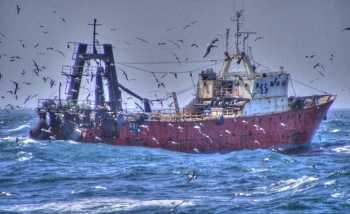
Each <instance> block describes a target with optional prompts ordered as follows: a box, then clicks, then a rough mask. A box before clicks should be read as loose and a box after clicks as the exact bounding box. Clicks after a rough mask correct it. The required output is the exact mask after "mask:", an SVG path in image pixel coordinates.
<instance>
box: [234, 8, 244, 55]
mask: <svg viewBox="0 0 350 214" xmlns="http://www.w3.org/2000/svg"><path fill="white" fill-rule="evenodd" d="M242 13H243V11H242V10H240V11H237V12H236V19H235V20H234V21H235V22H236V23H235V24H236V33H235V37H236V38H235V39H236V41H235V46H236V54H238V53H239V37H240V36H241V32H240V25H241V22H240V18H241V17H242Z"/></svg>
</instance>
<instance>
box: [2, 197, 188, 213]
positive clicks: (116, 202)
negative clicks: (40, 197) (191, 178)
mask: <svg viewBox="0 0 350 214" xmlns="http://www.w3.org/2000/svg"><path fill="white" fill-rule="evenodd" d="M102 205H103V206H102ZM180 205H181V207H186V206H194V205H195V203H194V201H192V200H180V199H175V200H167V199H164V200H157V199H155V200H134V199H128V198H106V197H98V198H91V199H89V198H86V199H79V200H74V201H68V202H60V201H56V202H49V203H40V204H38V203H34V204H17V205H8V206H0V209H2V210H6V211H10V212H37V211H43V210H44V211H48V212H69V213H72V212H86V210H93V211H94V213H95V212H96V213H99V212H118V211H127V210H129V211H130V210H133V209H139V208H142V207H148V206H158V207H169V209H171V208H174V207H175V206H180Z"/></svg>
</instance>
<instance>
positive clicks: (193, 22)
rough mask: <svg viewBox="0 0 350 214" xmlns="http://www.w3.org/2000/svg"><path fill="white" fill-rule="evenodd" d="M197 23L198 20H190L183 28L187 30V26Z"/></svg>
mask: <svg viewBox="0 0 350 214" xmlns="http://www.w3.org/2000/svg"><path fill="white" fill-rule="evenodd" d="M196 23H198V21H197V20H195V21H192V22H190V23H189V24H187V25H185V26H184V27H183V29H184V30H186V29H187V28H189V27H191V26H192V25H194V24H196Z"/></svg>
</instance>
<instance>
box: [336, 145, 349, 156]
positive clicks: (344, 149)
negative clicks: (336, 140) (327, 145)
mask: <svg viewBox="0 0 350 214" xmlns="http://www.w3.org/2000/svg"><path fill="white" fill-rule="evenodd" d="M332 151H335V152H339V153H347V154H349V153H350V145H346V146H342V147H338V148H334V149H332Z"/></svg>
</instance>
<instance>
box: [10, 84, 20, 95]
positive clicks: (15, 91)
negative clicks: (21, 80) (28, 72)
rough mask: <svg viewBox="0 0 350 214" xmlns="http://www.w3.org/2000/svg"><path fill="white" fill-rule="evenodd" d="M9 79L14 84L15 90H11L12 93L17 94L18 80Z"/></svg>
mask: <svg viewBox="0 0 350 214" xmlns="http://www.w3.org/2000/svg"><path fill="white" fill-rule="evenodd" d="M11 81H12V83H13V84H14V85H15V90H14V91H13V94H14V95H17V92H18V89H19V86H18V82H16V81H13V80H11Z"/></svg>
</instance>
